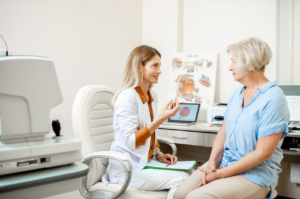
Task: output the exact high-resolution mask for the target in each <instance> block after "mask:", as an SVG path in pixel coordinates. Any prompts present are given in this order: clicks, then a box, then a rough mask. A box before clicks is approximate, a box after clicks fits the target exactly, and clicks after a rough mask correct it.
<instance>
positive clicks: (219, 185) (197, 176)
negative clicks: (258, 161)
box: [173, 162, 270, 199]
mask: <svg viewBox="0 0 300 199" xmlns="http://www.w3.org/2000/svg"><path fill="white" fill-rule="evenodd" d="M207 164H208V162H206V163H205V164H203V165H202V166H201V167H204V168H206V167H207ZM221 168H222V167H221V166H220V167H219V168H218V169H221ZM202 175H203V173H202V172H201V171H199V170H198V169H197V171H195V172H194V173H193V174H192V175H191V176H190V177H188V178H187V179H186V180H185V181H184V182H183V183H182V184H181V185H180V186H179V187H178V188H177V190H176V191H175V193H174V196H173V198H174V199H183V198H185V199H194V198H199V199H243V198H244V199H260V198H261V199H263V198H265V197H267V196H268V195H269V193H270V187H263V186H260V185H258V184H255V183H254V182H251V181H250V180H248V179H247V178H245V177H243V176H241V175H236V176H232V177H228V178H223V179H218V180H215V181H212V182H210V183H208V184H206V185H204V186H202V187H199V188H198V189H195V190H194V188H195V187H196V186H197V185H198V184H199V183H200V182H201V179H202Z"/></svg>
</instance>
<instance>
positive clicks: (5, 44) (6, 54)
mask: <svg viewBox="0 0 300 199" xmlns="http://www.w3.org/2000/svg"><path fill="white" fill-rule="evenodd" d="M0 37H1V38H2V39H3V41H4V43H5V46H6V56H8V47H7V44H6V41H5V39H4V38H3V37H2V35H0Z"/></svg>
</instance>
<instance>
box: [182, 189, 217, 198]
mask: <svg viewBox="0 0 300 199" xmlns="http://www.w3.org/2000/svg"><path fill="white" fill-rule="evenodd" d="M198 198H201V199H218V198H219V197H216V195H214V194H212V193H207V192H199V191H197V190H194V191H191V192H190V193H189V194H187V196H186V197H185V199H198Z"/></svg>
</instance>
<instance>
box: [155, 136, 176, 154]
mask: <svg viewBox="0 0 300 199" xmlns="http://www.w3.org/2000/svg"><path fill="white" fill-rule="evenodd" d="M157 141H158V142H159V143H165V144H168V145H169V146H170V147H171V148H172V155H176V154H177V147H176V145H175V142H174V140H172V139H170V138H166V137H161V136H157Z"/></svg>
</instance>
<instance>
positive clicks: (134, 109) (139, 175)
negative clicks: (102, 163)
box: [102, 88, 158, 189]
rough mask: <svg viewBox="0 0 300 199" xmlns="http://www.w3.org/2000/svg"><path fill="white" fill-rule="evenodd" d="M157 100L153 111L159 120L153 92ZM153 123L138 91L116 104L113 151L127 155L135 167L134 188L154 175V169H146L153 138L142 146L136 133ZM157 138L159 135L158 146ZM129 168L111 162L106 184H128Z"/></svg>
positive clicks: (124, 93) (122, 95)
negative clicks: (138, 142)
mask: <svg viewBox="0 0 300 199" xmlns="http://www.w3.org/2000/svg"><path fill="white" fill-rule="evenodd" d="M150 92H151V95H152V97H153V99H154V100H153V102H152V109H153V120H154V119H155V118H157V116H158V111H157V95H156V93H155V92H154V91H153V90H152V89H150ZM149 123H151V116H150V111H149V107H148V102H146V103H145V104H143V102H142V100H141V98H140V96H139V94H138V93H137V92H136V90H135V89H134V88H130V89H126V90H124V91H122V92H121V93H120V94H119V96H118V98H117V100H116V102H115V109H114V122H113V126H114V130H115V139H114V141H113V143H112V145H111V149H110V150H111V151H115V152H119V153H122V154H125V155H126V156H127V157H128V158H129V161H130V162H131V165H132V178H131V183H130V185H129V186H130V187H132V188H135V189H137V188H139V187H140V186H142V185H143V184H144V182H145V181H146V180H147V179H148V178H149V177H150V176H151V175H152V173H153V172H154V170H153V169H144V170H143V168H144V167H145V165H146V164H147V162H148V153H149V149H150V138H148V139H147V140H146V142H145V144H144V145H142V146H138V147H137V148H136V147H135V146H136V143H135V141H136V140H135V139H136V138H135V132H136V131H137V130H139V129H142V128H144V127H145V126H147V125H148V124H149ZM156 142H157V138H156V136H155V146H154V149H155V147H156ZM155 154H156V150H154V153H153V157H155ZM125 176H126V173H125V168H124V166H123V165H122V164H121V163H119V162H118V161H116V160H112V159H110V160H109V166H108V168H107V173H106V175H104V177H103V178H102V181H103V182H107V181H109V182H111V183H117V182H124V181H125Z"/></svg>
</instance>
